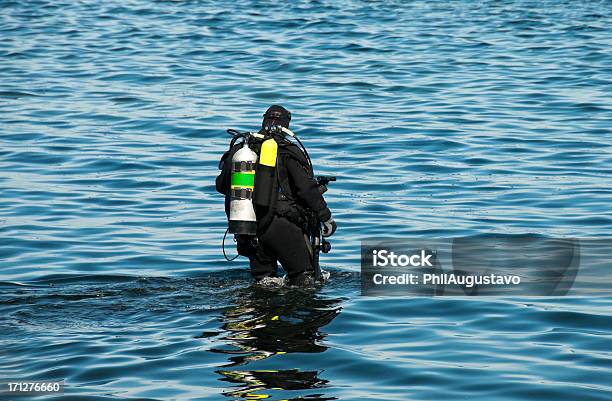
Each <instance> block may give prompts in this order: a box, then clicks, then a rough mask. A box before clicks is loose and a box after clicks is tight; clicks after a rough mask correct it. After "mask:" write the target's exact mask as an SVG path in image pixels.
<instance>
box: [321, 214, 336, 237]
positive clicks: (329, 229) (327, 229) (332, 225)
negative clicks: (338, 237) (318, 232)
mask: <svg viewBox="0 0 612 401" xmlns="http://www.w3.org/2000/svg"><path fill="white" fill-rule="evenodd" d="M337 228H338V225H337V224H336V222H335V221H334V219H333V218H331V219H329V220H327V221H326V222H324V223H323V236H324V237H331V236H332V235H334V233H335V232H336V229H337Z"/></svg>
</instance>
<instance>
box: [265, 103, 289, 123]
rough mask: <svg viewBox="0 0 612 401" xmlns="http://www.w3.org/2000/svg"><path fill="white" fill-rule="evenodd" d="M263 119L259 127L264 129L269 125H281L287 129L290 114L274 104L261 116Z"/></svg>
mask: <svg viewBox="0 0 612 401" xmlns="http://www.w3.org/2000/svg"><path fill="white" fill-rule="evenodd" d="M263 117H264V119H263V122H262V123H261V127H262V128H265V127H268V126H270V125H281V126H283V127H285V128H289V121H291V112H290V111H289V110H287V109H286V108H284V107H283V106H279V105H277V104H274V105H272V106H270V107H268V110H266V113H265V114H264V115H263Z"/></svg>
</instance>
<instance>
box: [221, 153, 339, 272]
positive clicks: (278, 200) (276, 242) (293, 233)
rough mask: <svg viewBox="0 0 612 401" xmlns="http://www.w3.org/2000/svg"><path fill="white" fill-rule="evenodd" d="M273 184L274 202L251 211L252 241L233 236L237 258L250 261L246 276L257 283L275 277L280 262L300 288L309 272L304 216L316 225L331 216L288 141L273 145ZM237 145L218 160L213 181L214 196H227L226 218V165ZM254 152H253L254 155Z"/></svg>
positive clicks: (302, 158)
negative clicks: (254, 232)
mask: <svg viewBox="0 0 612 401" xmlns="http://www.w3.org/2000/svg"><path fill="white" fill-rule="evenodd" d="M278 142H279V146H278V158H277V167H276V168H277V175H276V176H277V180H276V186H275V189H274V190H275V192H277V196H275V197H273V202H272V204H271V205H270V206H269V207H265V208H262V207H256V210H255V212H256V215H257V238H256V239H255V238H252V237H249V236H240V235H239V236H236V237H237V238H236V242H237V248H238V253H239V254H240V255H243V256H246V257H248V258H249V261H250V267H251V274H252V275H253V277H254V278H255V279H257V280H259V279H262V278H264V277H275V276H276V275H277V262H280V263H281V265H282V266H283V268H284V269H285V271H286V272H287V274H288V276H289V279H290V280H291V281H294V282H299V281H300V280H301V279H302V278H303V277H304V273H306V272H313V270H314V266H313V257H312V249H311V245H310V241H309V239H308V236H307V229H308V227H307V223H308V222H307V219H306V215H307V213H309V212H314V214H315V215H316V216H317V218H318V220H319V221H321V222H324V221H327V220H329V219H330V218H331V212H330V210H329V208H328V207H327V203H326V202H325V200H324V199H323V195H322V193H321V191H320V189H319V185H318V183H317V181H316V180H315V179H314V177H313V171H312V168H311V167H310V166H309V164H308V161H307V159H306V157H305V156H304V153H303V152H302V151H301V150H300V149H299V148H298V147H297V146H296V145H294V144H292V143H290V142H288V141H278ZM240 146H241V145H235V146H234V147H233V148H232V149H230V150H228V151H227V152H226V153H225V154H224V155H223V157H222V159H221V163H220V164H219V168H220V169H221V173H220V174H219V176H218V177H217V180H216V188H217V191H219V192H220V193H222V194H224V195H226V199H225V211H226V213H227V214H228V215H229V204H230V201H231V197H230V196H228V195H227V194H228V191H229V188H230V182H231V163H225V161H226V160H231V157H232V156H233V154H234V152H235V151H236V150H238V149H239V147H240ZM255 151H256V152H257V151H258V149H255Z"/></svg>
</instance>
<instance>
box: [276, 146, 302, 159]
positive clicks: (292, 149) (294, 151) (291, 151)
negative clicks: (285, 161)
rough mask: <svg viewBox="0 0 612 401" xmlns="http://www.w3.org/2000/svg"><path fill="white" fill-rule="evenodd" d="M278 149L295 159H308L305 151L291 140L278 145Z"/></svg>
mask: <svg viewBox="0 0 612 401" xmlns="http://www.w3.org/2000/svg"><path fill="white" fill-rule="evenodd" d="M278 151H279V153H281V154H284V155H287V156H290V157H293V158H294V159H297V160H299V161H305V160H306V156H305V155H304V152H303V151H302V149H300V147H299V146H297V145H296V144H295V143H291V142H283V143H280V144H279V146H278Z"/></svg>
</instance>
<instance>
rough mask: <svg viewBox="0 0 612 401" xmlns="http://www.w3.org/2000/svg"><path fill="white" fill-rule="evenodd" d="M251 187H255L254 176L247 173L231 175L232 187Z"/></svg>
mask: <svg viewBox="0 0 612 401" xmlns="http://www.w3.org/2000/svg"><path fill="white" fill-rule="evenodd" d="M234 185H235V186H238V187H252V186H253V185H255V174H248V173H233V174H232V186H234Z"/></svg>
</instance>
